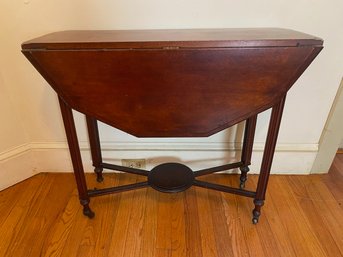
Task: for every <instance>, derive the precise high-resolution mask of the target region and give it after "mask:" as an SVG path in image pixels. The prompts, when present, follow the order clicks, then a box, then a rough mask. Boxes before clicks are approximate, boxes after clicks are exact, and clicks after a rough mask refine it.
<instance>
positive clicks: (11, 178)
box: [0, 142, 318, 190]
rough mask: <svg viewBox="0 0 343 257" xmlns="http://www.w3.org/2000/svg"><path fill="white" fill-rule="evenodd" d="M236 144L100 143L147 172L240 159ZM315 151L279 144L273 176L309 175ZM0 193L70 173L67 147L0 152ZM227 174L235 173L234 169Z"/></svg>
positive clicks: (256, 161) (85, 153)
mask: <svg viewBox="0 0 343 257" xmlns="http://www.w3.org/2000/svg"><path fill="white" fill-rule="evenodd" d="M80 148H81V153H82V160H83V164H84V169H85V171H86V172H92V170H93V167H92V163H91V157H90V153H89V146H88V143H87V142H80ZM263 148H264V145H263V144H260V143H256V144H254V151H253V157H252V165H251V173H258V172H259V169H260V165H261V160H262V155H263ZM240 151H241V149H240V144H238V143H218V142H214V143H211V142H210V143H203V142H199V143H194V142H192V143H185V142H172V143H171V142H166V143H162V142H144V143H136V142H120V143H115V142H102V153H103V158H104V160H105V161H107V162H111V163H115V164H121V159H141V158H144V159H146V160H147V162H146V163H147V169H151V168H152V167H154V166H156V165H157V164H160V163H163V162H181V163H184V164H186V165H188V166H190V167H191V168H192V169H193V170H197V169H201V168H206V167H211V166H216V165H222V164H225V163H228V162H232V161H235V160H239V157H240ZM317 151H318V145H317V144H278V145H277V147H276V151H275V156H274V162H273V167H272V173H274V174H309V173H310V170H311V167H312V164H313V161H314V159H315V157H316V154H317ZM0 169H1V170H0V181H1V182H0V190H1V189H3V188H6V187H8V186H10V185H13V184H15V183H17V182H19V181H21V180H23V179H26V178H28V177H30V176H32V175H34V174H36V173H38V172H71V171H72V165H71V161H70V156H69V151H68V146H67V144H66V143H65V142H33V143H29V144H24V145H21V146H18V147H15V148H12V149H9V150H8V151H5V152H2V153H0ZM230 172H237V170H233V171H230Z"/></svg>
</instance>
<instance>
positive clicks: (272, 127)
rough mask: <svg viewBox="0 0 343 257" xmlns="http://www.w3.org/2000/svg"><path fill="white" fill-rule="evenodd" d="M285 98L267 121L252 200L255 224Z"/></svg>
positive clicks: (268, 172) (263, 196) (259, 211)
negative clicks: (267, 125) (265, 136)
mask: <svg viewBox="0 0 343 257" xmlns="http://www.w3.org/2000/svg"><path fill="white" fill-rule="evenodd" d="M285 98H286V96H285V97H283V98H282V99H281V101H280V102H278V103H277V104H276V105H274V106H273V108H272V114H271V117H270V121H269V128H268V134H267V140H266V144H265V148H264V153H263V158H262V164H261V171H260V176H259V178H258V183H257V189H256V197H255V200H254V204H255V209H254V210H253V219H252V222H253V223H254V224H256V223H257V222H258V220H259V217H260V215H261V207H262V206H263V204H264V200H265V194H266V190H267V184H268V179H269V174H270V169H271V166H272V161H273V157H274V151H275V146H276V140H277V137H278V133H279V128H280V123H281V117H282V111H283V107H284V104H285Z"/></svg>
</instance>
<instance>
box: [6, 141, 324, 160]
mask: <svg viewBox="0 0 343 257" xmlns="http://www.w3.org/2000/svg"><path fill="white" fill-rule="evenodd" d="M26 147H28V148H29V149H35V150H43V149H68V145H67V143H65V142H32V143H30V144H28V146H26ZM80 149H81V150H89V144H88V142H85V141H82V142H80ZM101 149H102V150H103V151H240V150H241V143H220V142H213V143H203V142H198V143H194V142H189V143H188V142H187V143H185V142H144V143H137V142H119V143H117V142H101ZM263 149H264V143H255V144H254V151H258V152H262V151H263ZM275 151H276V152H317V151H318V144H285V143H282V144H277V146H276V149H275ZM0 160H1V153H0Z"/></svg>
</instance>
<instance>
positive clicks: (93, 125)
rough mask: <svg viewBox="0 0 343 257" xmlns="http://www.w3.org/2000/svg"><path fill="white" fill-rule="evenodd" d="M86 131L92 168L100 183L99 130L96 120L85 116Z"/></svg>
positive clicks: (101, 169)
mask: <svg viewBox="0 0 343 257" xmlns="http://www.w3.org/2000/svg"><path fill="white" fill-rule="evenodd" d="M86 121H87V129H88V137H89V144H90V148H91V154H92V162H93V166H94V172H95V173H96V176H97V178H96V180H97V181H98V182H102V181H103V180H104V178H103V176H102V171H103V167H102V156H101V147H100V138H99V129H98V123H97V120H96V119H95V118H93V117H91V116H88V115H86Z"/></svg>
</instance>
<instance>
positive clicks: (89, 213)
mask: <svg viewBox="0 0 343 257" xmlns="http://www.w3.org/2000/svg"><path fill="white" fill-rule="evenodd" d="M83 215H85V216H87V217H88V218H90V219H93V218H94V216H95V213H94V212H92V210H91V209H90V208H83Z"/></svg>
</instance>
